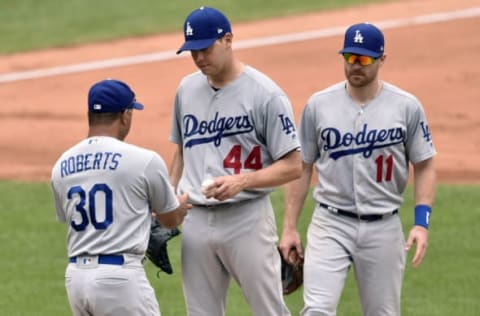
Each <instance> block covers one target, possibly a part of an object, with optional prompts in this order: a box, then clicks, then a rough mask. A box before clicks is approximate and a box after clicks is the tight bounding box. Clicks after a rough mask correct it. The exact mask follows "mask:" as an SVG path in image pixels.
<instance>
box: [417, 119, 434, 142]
mask: <svg viewBox="0 0 480 316" xmlns="http://www.w3.org/2000/svg"><path fill="white" fill-rule="evenodd" d="M420 126H421V127H422V133H423V138H425V140H426V141H427V142H431V141H432V134H430V128H429V127H428V125H427V124H426V123H425V122H420Z"/></svg>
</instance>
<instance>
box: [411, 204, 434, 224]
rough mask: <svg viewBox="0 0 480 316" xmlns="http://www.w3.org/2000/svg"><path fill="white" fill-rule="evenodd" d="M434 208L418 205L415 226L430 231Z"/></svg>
mask: <svg viewBox="0 0 480 316" xmlns="http://www.w3.org/2000/svg"><path fill="white" fill-rule="evenodd" d="M431 213H432V208H431V207H430V206H429V205H426V204H418V205H416V206H415V225H416V226H422V227H425V228H426V229H428V226H429V223H430V214H431Z"/></svg>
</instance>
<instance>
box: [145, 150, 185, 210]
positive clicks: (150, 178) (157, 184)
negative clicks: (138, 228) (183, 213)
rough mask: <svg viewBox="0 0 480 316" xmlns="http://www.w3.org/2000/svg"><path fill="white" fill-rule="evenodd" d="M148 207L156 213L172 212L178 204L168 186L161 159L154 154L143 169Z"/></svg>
mask: <svg viewBox="0 0 480 316" xmlns="http://www.w3.org/2000/svg"><path fill="white" fill-rule="evenodd" d="M145 175H146V177H147V190H148V196H149V199H150V206H151V208H153V209H154V210H155V211H156V212H157V213H164V212H169V211H173V210H174V209H176V208H177V207H178V206H179V205H180V203H179V201H178V199H177V196H176V195H175V192H174V189H173V186H172V185H171V184H170V180H169V176H168V171H167V167H166V165H165V162H164V161H163V159H162V158H161V157H160V156H159V155H157V154H155V155H154V156H153V158H152V160H151V161H150V163H149V164H148V165H147V167H146V169H145Z"/></svg>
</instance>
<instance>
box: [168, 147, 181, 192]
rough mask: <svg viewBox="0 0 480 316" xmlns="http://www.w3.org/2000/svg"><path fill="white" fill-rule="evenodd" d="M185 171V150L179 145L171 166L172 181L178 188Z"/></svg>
mask: <svg viewBox="0 0 480 316" xmlns="http://www.w3.org/2000/svg"><path fill="white" fill-rule="evenodd" d="M182 172H183V151H182V147H181V146H180V145H178V146H177V149H176V150H175V153H174V155H173V159H172V163H171V166H170V182H171V183H172V185H173V186H174V187H175V188H177V185H178V182H179V181H180V177H181V176H182Z"/></svg>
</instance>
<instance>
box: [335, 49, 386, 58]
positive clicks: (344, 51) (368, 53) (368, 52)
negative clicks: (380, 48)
mask: <svg viewBox="0 0 480 316" xmlns="http://www.w3.org/2000/svg"><path fill="white" fill-rule="evenodd" d="M338 53H339V54H355V55H363V56H370V57H373V58H378V57H380V56H382V55H383V53H378V52H374V51H371V50H369V49H365V48H362V47H345V48H344V49H342V50H341V51H339V52H338Z"/></svg>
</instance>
